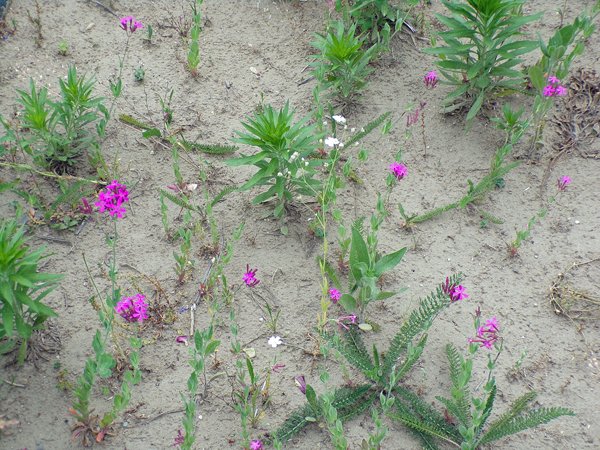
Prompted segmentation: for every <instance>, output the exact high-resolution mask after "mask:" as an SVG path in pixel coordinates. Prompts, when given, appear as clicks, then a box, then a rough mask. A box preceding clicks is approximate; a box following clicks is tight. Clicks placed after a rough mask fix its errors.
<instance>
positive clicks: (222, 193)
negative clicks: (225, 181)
mask: <svg viewBox="0 0 600 450" xmlns="http://www.w3.org/2000/svg"><path fill="white" fill-rule="evenodd" d="M236 189H237V186H235V185H231V186H227V187H226V188H224V189H221V190H220V191H219V193H218V194H217V195H215V198H213V199H212V201H211V202H210V206H211V207H213V206H215V205H216V204H217V203H219V202H220V201H221V200H223V198H225V196H226V195H229V194H231V193H232V192H234V191H235V190H236Z"/></svg>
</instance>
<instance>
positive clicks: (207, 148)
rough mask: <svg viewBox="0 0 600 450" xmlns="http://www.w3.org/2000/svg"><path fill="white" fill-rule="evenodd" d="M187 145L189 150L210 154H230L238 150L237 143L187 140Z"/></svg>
mask: <svg viewBox="0 0 600 450" xmlns="http://www.w3.org/2000/svg"><path fill="white" fill-rule="evenodd" d="M185 147H186V148H187V149H188V150H193V151H198V152H202V153H207V154H209V155H230V154H232V153H235V152H236V151H237V150H238V148H237V147H236V146H235V145H219V144H214V145H211V144H196V143H192V142H186V143H185Z"/></svg>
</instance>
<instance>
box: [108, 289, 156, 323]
mask: <svg viewBox="0 0 600 450" xmlns="http://www.w3.org/2000/svg"><path fill="white" fill-rule="evenodd" d="M115 311H116V313H117V314H118V315H120V316H121V317H122V318H123V319H125V320H126V321H127V322H143V321H144V320H146V319H147V318H148V304H147V303H146V296H145V295H143V294H136V295H135V296H133V297H123V298H122V299H121V301H120V302H118V303H117V306H115Z"/></svg>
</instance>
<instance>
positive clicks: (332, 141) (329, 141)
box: [325, 137, 340, 147]
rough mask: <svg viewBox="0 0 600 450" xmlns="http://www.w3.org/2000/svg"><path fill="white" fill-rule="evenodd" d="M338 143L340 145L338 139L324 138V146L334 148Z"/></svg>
mask: <svg viewBox="0 0 600 450" xmlns="http://www.w3.org/2000/svg"><path fill="white" fill-rule="evenodd" d="M339 143H340V141H339V139H338V138H334V137H328V138H325V145H326V146H328V147H335V146H336V145H338V144H339Z"/></svg>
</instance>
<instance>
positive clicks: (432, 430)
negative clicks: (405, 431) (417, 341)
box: [388, 310, 574, 450]
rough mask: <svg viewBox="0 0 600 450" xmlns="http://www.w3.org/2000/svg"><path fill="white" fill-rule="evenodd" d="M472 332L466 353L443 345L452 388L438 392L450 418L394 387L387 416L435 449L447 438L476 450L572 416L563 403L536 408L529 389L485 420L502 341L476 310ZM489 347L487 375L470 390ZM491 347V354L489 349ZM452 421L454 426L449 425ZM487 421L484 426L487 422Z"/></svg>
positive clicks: (493, 321)
mask: <svg viewBox="0 0 600 450" xmlns="http://www.w3.org/2000/svg"><path fill="white" fill-rule="evenodd" d="M474 325H475V333H476V337H475V338H471V339H469V347H468V351H467V355H466V356H463V355H461V354H460V352H459V351H458V350H457V349H456V348H455V347H454V346H453V345H452V344H448V345H447V346H446V355H447V356H448V361H449V363H450V379H451V381H452V388H451V389H450V397H449V398H444V397H436V398H437V400H438V401H440V402H441V403H442V404H443V405H444V407H445V409H446V412H447V413H446V414H447V415H448V416H449V417H450V418H451V419H452V420H445V418H444V416H443V415H442V414H440V413H436V412H435V410H434V409H433V407H432V406H431V405H430V404H429V403H427V402H425V401H423V400H421V399H420V398H418V397H416V396H415V395H414V394H413V393H411V392H410V391H408V390H406V389H404V388H399V389H396V391H395V393H396V400H397V401H396V402H395V404H396V405H397V406H398V408H397V410H396V411H394V412H391V413H388V416H389V417H390V418H392V419H394V420H397V421H399V422H400V423H402V424H404V425H406V426H407V427H409V428H410V429H412V430H413V431H415V432H416V433H417V434H418V435H419V436H420V437H421V438H422V440H423V443H424V444H426V446H425V447H426V448H430V449H437V448H438V447H437V445H436V441H437V440H440V441H443V442H448V443H451V444H453V445H454V446H456V447H458V448H461V449H463V450H476V449H479V448H481V446H483V445H485V444H489V443H491V442H495V441H497V440H499V439H502V438H504V437H506V436H510V435H512V434H516V433H519V432H521V431H524V430H527V429H530V428H535V427H536V426H538V425H541V424H544V423H548V422H550V421H551V420H554V419H556V418H558V417H561V416H565V415H566V416H571V415H574V413H573V411H571V410H569V409H567V408H559V407H552V408H543V407H541V408H535V409H531V408H530V407H529V405H530V403H531V402H532V401H533V400H534V399H535V397H536V393H535V392H528V393H526V394H524V395H522V396H521V397H519V398H518V399H517V400H515V401H514V402H513V403H512V405H511V406H510V407H509V410H508V411H507V412H505V413H504V414H502V415H501V416H500V417H499V418H498V419H496V420H495V421H493V422H491V423H489V425H488V420H489V419H490V417H491V415H492V412H493V408H494V400H495V398H496V392H497V387H496V379H495V377H494V374H493V372H494V369H495V366H496V361H497V360H498V357H499V356H500V354H501V352H502V340H501V338H500V337H499V336H498V335H497V333H498V331H499V327H498V324H497V321H496V319H495V318H492V319H489V320H487V321H486V322H485V324H483V325H482V324H481V320H480V312H479V310H477V313H476V315H475V323H474ZM484 347H485V348H487V349H490V353H488V355H487V359H488V362H487V377H486V380H485V383H484V384H483V392H482V393H481V394H480V395H476V394H473V393H472V392H471V389H470V383H471V381H472V377H473V363H474V359H475V356H476V354H477V352H478V351H479V350H480V349H481V348H484ZM492 349H495V350H496V354H495V355H493V354H492V352H491V350H492ZM452 421H455V422H456V423H457V425H456V426H455V425H449V423H448V422H452ZM486 425H487V426H486Z"/></svg>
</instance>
